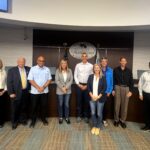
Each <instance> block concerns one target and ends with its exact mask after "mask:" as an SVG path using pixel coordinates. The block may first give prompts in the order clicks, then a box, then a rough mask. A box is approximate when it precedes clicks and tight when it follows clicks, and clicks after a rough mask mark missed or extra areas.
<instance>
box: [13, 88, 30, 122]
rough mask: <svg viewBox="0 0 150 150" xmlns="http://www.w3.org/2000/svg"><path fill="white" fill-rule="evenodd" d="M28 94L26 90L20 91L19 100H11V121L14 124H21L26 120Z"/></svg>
mask: <svg viewBox="0 0 150 150" xmlns="http://www.w3.org/2000/svg"><path fill="white" fill-rule="evenodd" d="M29 98H30V97H29V93H28V91H27V90H22V96H21V98H20V99H14V98H11V110H12V113H11V114H12V115H11V121H12V124H14V123H19V122H20V123H22V122H23V121H26V120H27V108H28V104H29Z"/></svg>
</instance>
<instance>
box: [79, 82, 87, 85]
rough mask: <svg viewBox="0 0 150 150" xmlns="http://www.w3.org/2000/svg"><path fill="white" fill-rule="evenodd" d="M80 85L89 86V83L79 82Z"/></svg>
mask: <svg viewBox="0 0 150 150" xmlns="http://www.w3.org/2000/svg"><path fill="white" fill-rule="evenodd" d="M79 84H81V85H87V83H81V82H79Z"/></svg>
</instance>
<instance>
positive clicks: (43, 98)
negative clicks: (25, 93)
mask: <svg viewBox="0 0 150 150" xmlns="http://www.w3.org/2000/svg"><path fill="white" fill-rule="evenodd" d="M47 105H48V94H47V93H44V94H31V119H32V121H36V118H37V116H38V112H40V117H41V120H45V119H46V115H47Z"/></svg>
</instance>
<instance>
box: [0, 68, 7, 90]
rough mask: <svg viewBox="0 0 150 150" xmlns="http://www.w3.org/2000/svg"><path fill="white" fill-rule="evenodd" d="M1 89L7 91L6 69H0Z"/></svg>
mask: <svg viewBox="0 0 150 150" xmlns="http://www.w3.org/2000/svg"><path fill="white" fill-rule="evenodd" d="M0 89H4V90H7V86H6V71H5V70H4V69H0Z"/></svg>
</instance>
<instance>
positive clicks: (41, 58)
mask: <svg viewBox="0 0 150 150" xmlns="http://www.w3.org/2000/svg"><path fill="white" fill-rule="evenodd" d="M37 64H38V66H39V67H43V66H44V65H45V58H44V56H39V57H38V58H37Z"/></svg>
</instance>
